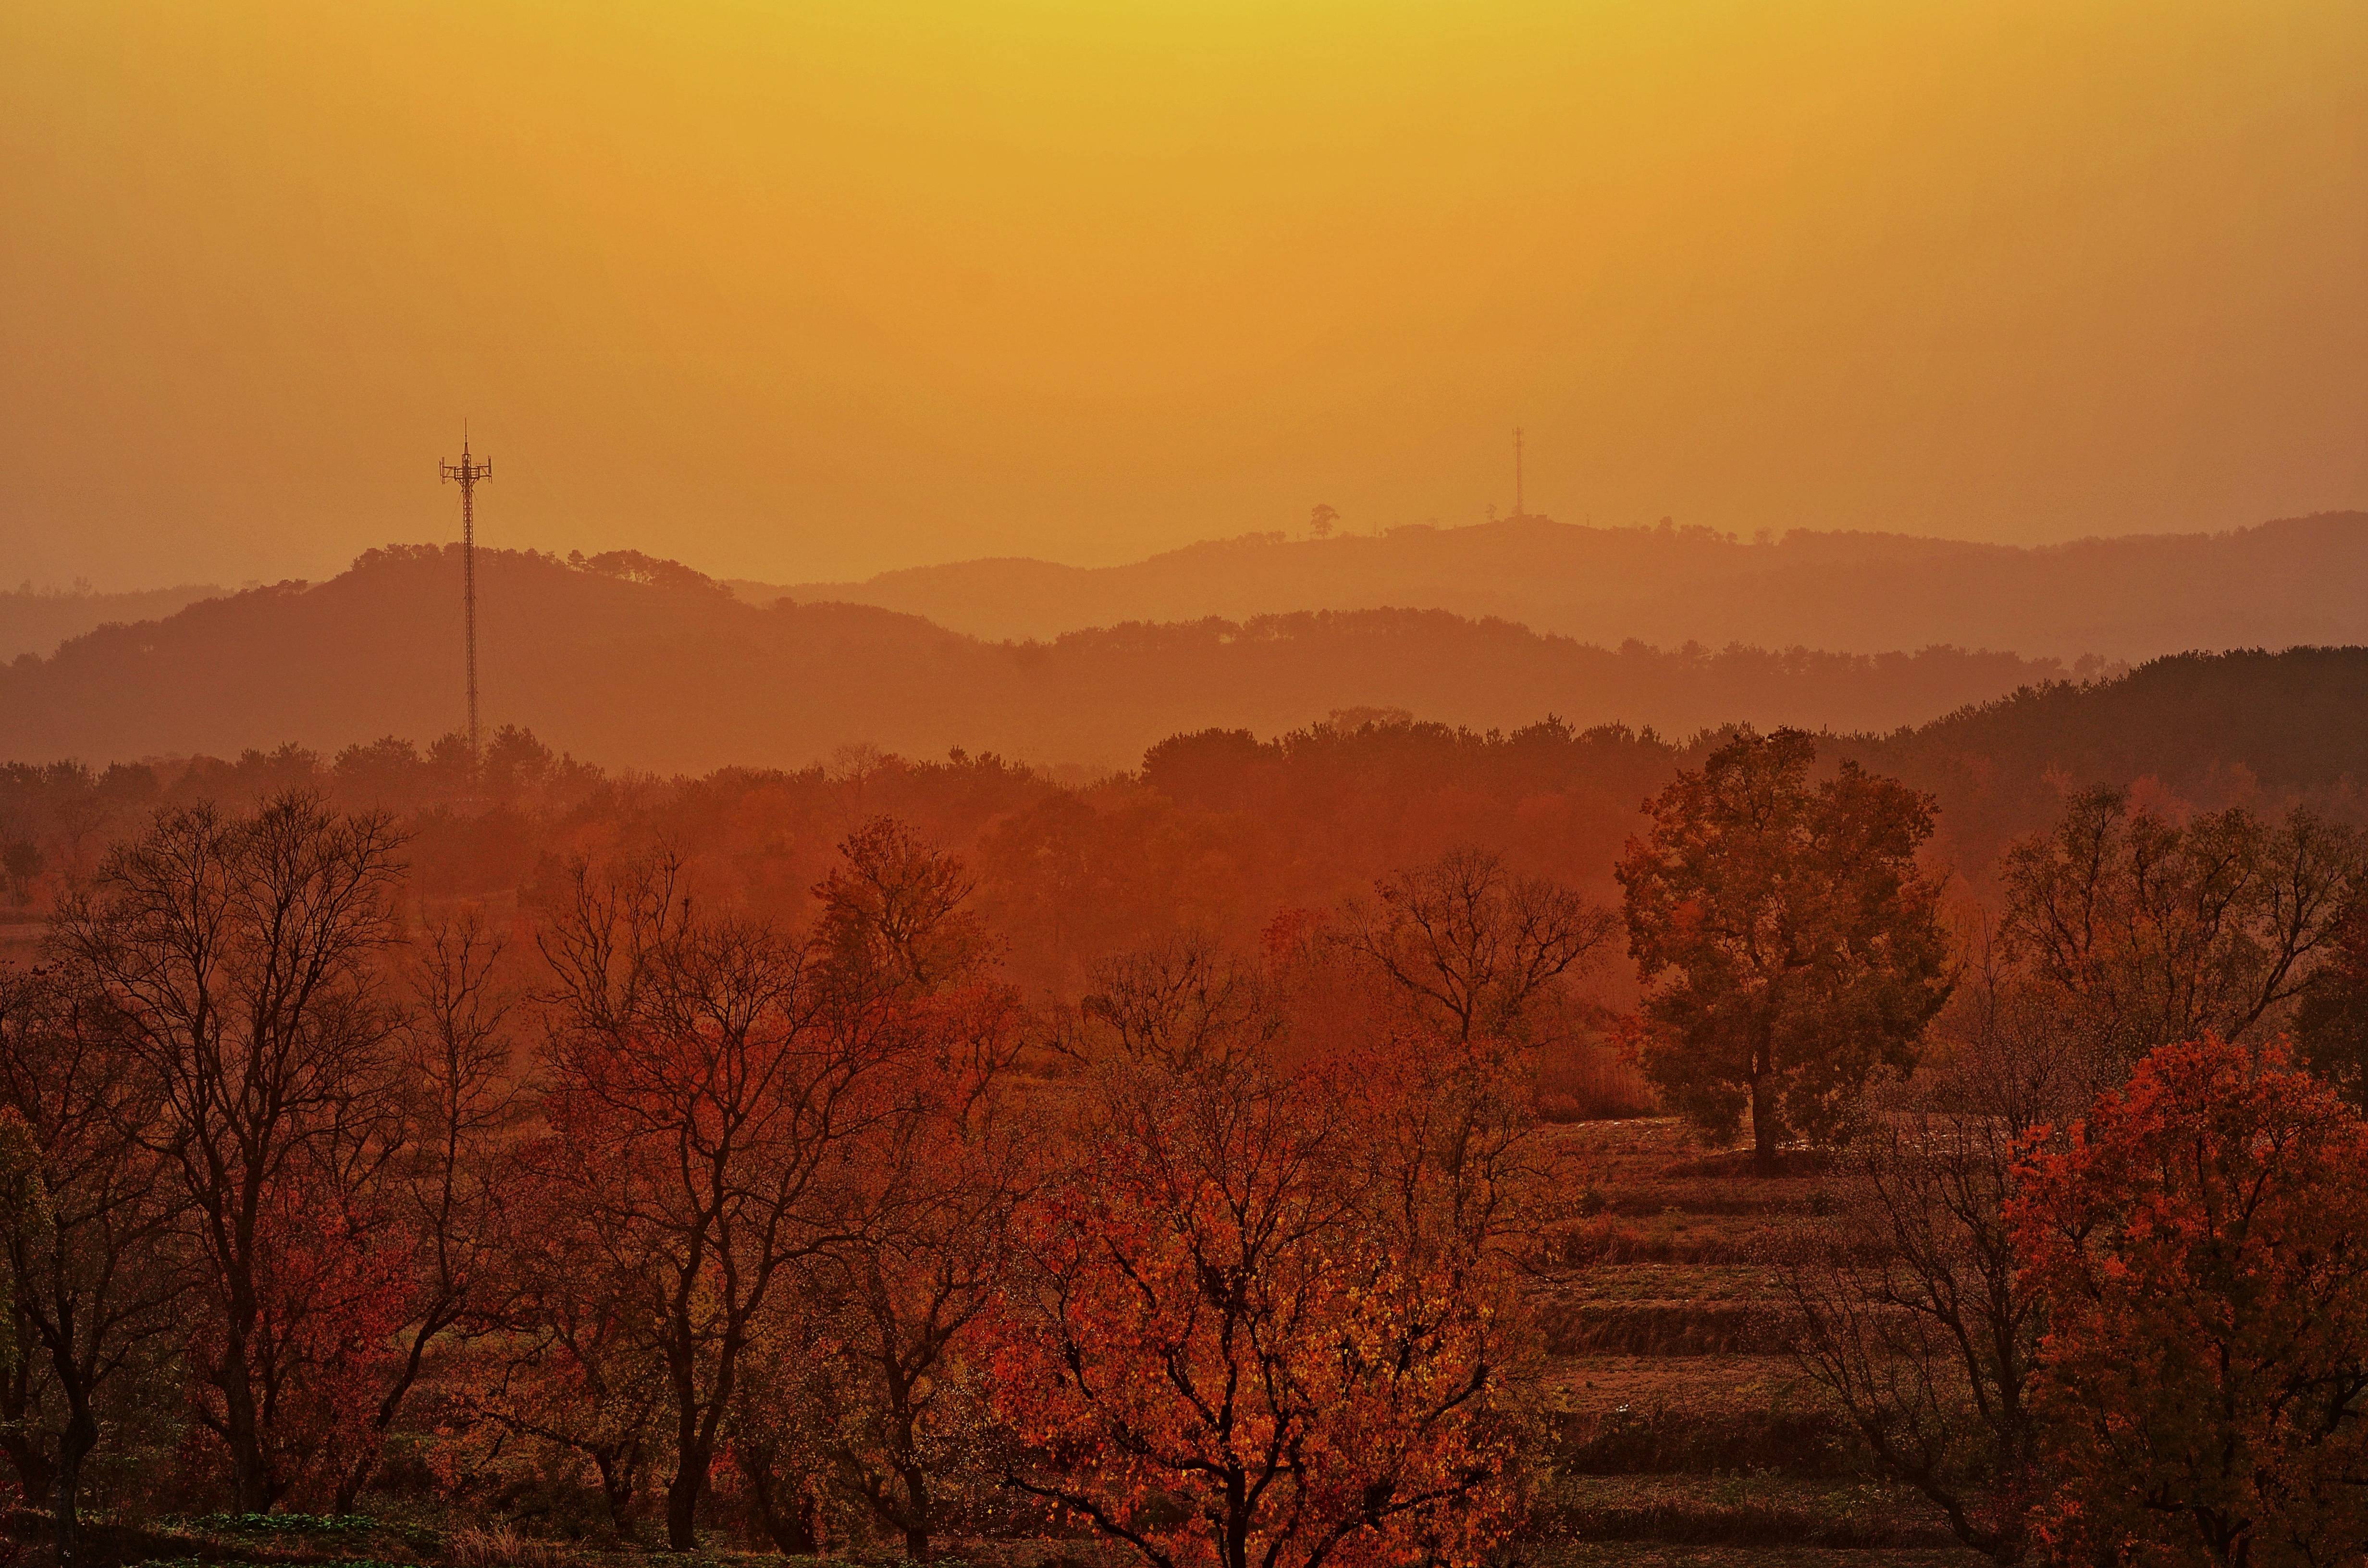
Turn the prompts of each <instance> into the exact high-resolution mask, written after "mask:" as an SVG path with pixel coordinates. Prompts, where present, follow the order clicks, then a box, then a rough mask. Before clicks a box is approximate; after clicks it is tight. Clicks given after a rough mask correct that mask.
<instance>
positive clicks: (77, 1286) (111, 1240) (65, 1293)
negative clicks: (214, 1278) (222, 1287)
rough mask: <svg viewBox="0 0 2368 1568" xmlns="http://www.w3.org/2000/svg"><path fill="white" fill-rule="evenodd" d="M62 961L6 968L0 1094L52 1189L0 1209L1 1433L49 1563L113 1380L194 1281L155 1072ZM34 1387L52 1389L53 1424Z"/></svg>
mask: <svg viewBox="0 0 2368 1568" xmlns="http://www.w3.org/2000/svg"><path fill="white" fill-rule="evenodd" d="M90 1013H91V1010H90V1008H89V1007H88V1006H86V1005H78V999H77V998H76V997H75V995H74V993H73V992H72V991H71V989H70V988H69V987H68V985H67V984H66V982H65V980H64V977H63V975H62V974H61V973H60V972H59V971H56V970H54V969H50V970H36V971H31V972H30V973H26V974H19V975H15V976H8V977H5V978H0V1106H4V1107H6V1109H7V1110H9V1111H13V1112H14V1113H15V1114H16V1115H17V1117H19V1118H20V1119H21V1121H22V1125H23V1126H24V1128H25V1131H26V1136H27V1138H28V1142H29V1145H30V1150H31V1154H32V1157H33V1159H34V1161H35V1162H36V1165H35V1167H34V1170H33V1172H32V1174H33V1175H34V1176H36V1177H38V1178H39V1180H40V1185H41V1187H42V1188H43V1190H44V1191H45V1192H46V1194H47V1201H46V1202H45V1203H44V1204H43V1205H41V1206H40V1208H39V1209H33V1208H30V1207H22V1206H20V1207H17V1208H14V1209H11V1210H8V1211H7V1217H8V1218H9V1219H10V1220H11V1221H13V1222H12V1223H11V1224H10V1225H9V1227H8V1228H7V1230H6V1234H5V1242H6V1248H7V1261H8V1273H9V1278H10V1279H11V1281H12V1283H13V1287H14V1292H13V1293H14V1296H15V1305H16V1310H17V1318H18V1321H19V1322H20V1323H21V1324H24V1325H25V1327H26V1328H27V1329H28V1331H29V1339H30V1343H29V1344H28V1345H23V1346H18V1347H17V1348H18V1352H19V1354H20V1355H22V1356H24V1358H25V1364H24V1365H23V1366H21V1367H20V1372H21V1373H23V1374H24V1376H23V1378H22V1379H21V1380H20V1381H17V1383H16V1384H14V1385H13V1386H12V1389H11V1391H10V1392H11V1393H12V1394H13V1395H15V1396H16V1397H14V1398H11V1399H10V1400H9V1401H8V1402H7V1403H8V1405H9V1406H10V1408H7V1409H6V1418H7V1419H6V1428H5V1430H0V1446H5V1447H6V1449H7V1451H8V1455H9V1458H10V1459H11V1460H12V1461H13V1462H14V1463H15V1466H16V1469H17V1474H18V1476H19V1477H20V1478H21V1479H22V1480H23V1482H24V1483H25V1487H26V1490H27V1492H28V1494H32V1495H34V1496H40V1495H41V1494H44V1493H46V1494H48V1496H49V1499H50V1506H51V1518H52V1520H53V1522H54V1527H55V1530H56V1540H57V1551H58V1561H59V1562H61V1563H72V1562H75V1561H76V1550H77V1546H78V1536H79V1533H80V1532H79V1517H80V1504H81V1499H82V1493H83V1467H84V1464H85V1461H86V1460H89V1458H90V1457H91V1455H92V1453H93V1452H94V1451H95V1450H96V1449H97V1447H98V1443H99V1438H100V1431H101V1427H100V1413H101V1407H102V1401H103V1399H104V1397H105V1395H106V1393H107V1392H108V1386H109V1385H110V1383H112V1382H113V1381H115V1380H116V1378H117V1377H118V1375H119V1374H120V1373H122V1372H123V1371H125V1370H126V1369H128V1368H135V1367H137V1366H138V1365H140V1364H141V1362H142V1358H145V1357H147V1356H148V1355H150V1354H151V1353H153V1352H154V1351H155V1350H156V1349H157V1348H158V1346H160V1345H161V1344H162V1343H164V1342H165V1341H167V1340H168V1339H169V1338H170V1337H171V1336H173V1335H175V1334H176V1333H177V1331H178V1330H179V1329H180V1328H181V1326H182V1325H181V1321H180V1316H179V1313H178V1312H177V1311H176V1308H177V1306H178V1303H179V1301H180V1298H181V1296H182V1295H183V1293H184V1292H185V1291H186V1290H187V1289H188V1283H189V1278H188V1270H187V1269H186V1268H185V1267H183V1263H184V1258H183V1256H182V1253H181V1251H180V1249H177V1248H176V1246H175V1245H174V1244H173V1242H174V1233H175V1226H176V1221H177V1220H178V1217H179V1204H180V1198H179V1195H178V1193H177V1192H176V1189H175V1187H174V1186H173V1184H172V1183H171V1181H170V1180H169V1179H168V1172H167V1170H166V1168H165V1165H164V1162H163V1161H162V1160H160V1159H159V1158H158V1157H157V1155H156V1153H154V1149H153V1148H152V1147H151V1146H150V1143H149V1141H148V1139H147V1136H146V1135H147V1134H148V1133H149V1132H150V1131H152V1129H153V1128H154V1124H155V1122H156V1119H157V1116H158V1113H159V1106H158V1103H157V1102H158V1096H157V1093H156V1081H155V1079H154V1076H153V1075H152V1074H148V1073H146V1072H144V1071H143V1070H142V1066H141V1064H140V1062H139V1061H138V1060H137V1059H136V1058H134V1057H133V1056H131V1053H129V1052H128V1051H124V1050H122V1049H121V1048H120V1044H119V1042H117V1041H116V1040H114V1038H113V1037H112V1036H111V1035H110V1034H109V1033H108V1031H107V1030H105V1029H103V1028H95V1027H93V1019H92V1017H91V1016H90ZM28 1384H31V1385H38V1386H40V1387H44V1388H46V1389H47V1390H49V1391H52V1392H54V1394H55V1396H56V1398H57V1400H58V1401H59V1403H60V1408H59V1409H58V1410H57V1411H56V1413H55V1415H54V1418H53V1422H52V1423H51V1425H50V1426H49V1429H48V1430H41V1429H40V1428H41V1426H42V1425H43V1423H42V1421H41V1420H40V1417H39V1415H37V1413H35V1412H34V1411H32V1410H29V1409H28V1408H26V1406H27V1405H28V1403H30V1402H29V1401H28V1400H27V1399H26V1398H25V1397H24V1396H25V1394H26V1393H27V1392H29V1390H28Z"/></svg>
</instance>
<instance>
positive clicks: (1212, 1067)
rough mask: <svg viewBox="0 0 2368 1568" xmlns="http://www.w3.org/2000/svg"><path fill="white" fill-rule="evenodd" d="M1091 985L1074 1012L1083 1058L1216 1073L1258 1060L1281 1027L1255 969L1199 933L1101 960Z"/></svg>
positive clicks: (1278, 1012)
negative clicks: (1079, 1021)
mask: <svg viewBox="0 0 2368 1568" xmlns="http://www.w3.org/2000/svg"><path fill="white" fill-rule="evenodd" d="M1079 1013H1080V1015H1081V1017H1082V1018H1083V1021H1084V1023H1085V1026H1086V1042H1085V1046H1084V1049H1083V1051H1081V1054H1084V1055H1087V1056H1099V1055H1103V1054H1111V1053H1114V1054H1116V1055H1118V1056H1121V1057H1123V1058H1125V1059H1126V1060H1129V1061H1133V1062H1146V1063H1152V1064H1156V1065H1157V1066H1159V1067H1162V1068H1165V1069H1167V1071H1169V1072H1173V1073H1195V1072H1201V1071H1216V1070H1223V1069H1224V1068H1226V1067H1229V1066H1241V1065H1244V1064H1246V1063H1247V1062H1250V1061H1252V1060H1254V1059H1256V1058H1258V1056H1260V1055H1261V1054H1263V1053H1264V1052H1265V1051H1267V1049H1268V1048H1269V1047H1270V1046H1272V1045H1273V1044H1274V1043H1275V1042H1276V1041H1277V1040H1280V1039H1281V1036H1282V1033H1283V1029H1284V1019H1283V1016H1282V1014H1281V1011H1280V1010H1279V1009H1278V1008H1277V1007H1276V1006H1275V1005H1274V998H1273V997H1272V996H1271V995H1269V992H1268V988H1267V985H1266V983H1265V977H1264V976H1263V975H1261V974H1260V973H1259V972H1258V969H1257V968H1256V966H1254V965H1252V964H1249V963H1247V962H1245V961H1244V960H1240V959H1238V958H1236V957H1235V956H1234V955H1233V954H1231V953H1228V952H1226V951H1225V950H1224V949H1223V948H1221V947H1219V946H1218V944H1217V943H1216V941H1215V940H1214V939H1213V938H1212V937H1208V936H1207V935H1205V934H1203V933H1201V932H1187V933H1186V934H1184V935H1182V936H1179V937H1173V938H1171V939H1169V940H1167V941H1166V942H1164V943H1161V944H1160V945H1158V946H1156V947H1152V948H1146V949H1142V950H1140V951H1137V952H1132V953H1124V954H1121V955H1120V956H1119V957H1117V958H1113V959H1109V960H1104V961H1103V962H1101V963H1099V964H1097V965H1096V966H1095V967H1094V971H1093V973H1092V975H1091V977H1090V980H1089V989H1088V990H1087V994H1086V997H1085V1000H1084V1003H1083V1005H1082V1006H1080V1008H1079Z"/></svg>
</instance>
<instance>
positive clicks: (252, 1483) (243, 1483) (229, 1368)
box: [220, 1326, 279, 1514]
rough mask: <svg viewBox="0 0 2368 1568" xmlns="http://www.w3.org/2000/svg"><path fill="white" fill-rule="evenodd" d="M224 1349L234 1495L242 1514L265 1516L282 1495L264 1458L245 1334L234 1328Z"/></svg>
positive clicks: (226, 1433)
mask: <svg viewBox="0 0 2368 1568" xmlns="http://www.w3.org/2000/svg"><path fill="white" fill-rule="evenodd" d="M225 1337H226V1339H227V1341H228V1343H227V1344H225V1345H224V1346H223V1347H222V1377H221V1380H220V1382H221V1387H222V1438H223V1442H224V1444H225V1445H226V1446H227V1447H228V1448H229V1449H230V1480H231V1492H232V1494H233V1497H234V1498H235V1499H236V1503H235V1507H236V1510H237V1511H238V1512H239V1513H242V1514H266V1513H269V1512H270V1511H271V1505H272V1504H274V1503H276V1502H278V1501H279V1495H278V1493H277V1491H276V1489H275V1488H274V1487H273V1486H272V1483H271V1467H270V1465H269V1464H268V1462H267V1461H266V1460H265V1459H264V1455H263V1434H262V1433H261V1431H259V1430H258V1426H259V1423H258V1422H257V1420H256V1409H255V1383H254V1381H253V1380H252V1379H251V1378H250V1377H249V1376H248V1375H247V1366H246V1335H245V1334H244V1333H242V1332H240V1331H239V1329H238V1328H237V1327H235V1326H234V1327H233V1328H232V1330H231V1331H230V1333H229V1334H228V1335H226V1336H225Z"/></svg>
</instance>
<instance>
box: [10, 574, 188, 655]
mask: <svg viewBox="0 0 2368 1568" xmlns="http://www.w3.org/2000/svg"><path fill="white" fill-rule="evenodd" d="M221 594H222V589H220V588H218V587H215V586H214V585H212V584H211V583H209V584H202V585H199V584H183V585H181V586H179V587H176V588H142V589H141V590H139V591H137V592H134V593H128V594H98V593H91V592H88V591H87V590H83V589H75V590H72V591H69V592H63V593H62V592H57V591H54V590H51V589H37V588H35V587H33V586H32V585H29V584H28V585H26V586H24V587H21V588H17V589H15V590H12V591H9V592H0V664H6V663H7V662H8V661H9V660H11V659H14V658H16V657H17V656H18V655H20V654H24V653H48V652H49V651H50V650H51V649H52V648H55V647H56V646H57V645H58V644H59V643H61V642H64V641H65V640H66V639H67V638H69V637H79V636H81V635H82V634H83V633H84V632H85V631H94V630H96V629H97V628H98V627H101V626H105V625H106V624H108V622H109V621H118V620H120V621H131V620H154V619H156V618H157V617H159V616H166V615H170V614H172V613H173V612H174V611H175V610H176V609H179V608H182V607H183V606H184V605H188V604H194V603H196V602H197V601H198V600H199V599H211V598H215V597H220V595H221Z"/></svg>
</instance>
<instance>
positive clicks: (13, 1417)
mask: <svg viewBox="0 0 2368 1568" xmlns="http://www.w3.org/2000/svg"><path fill="white" fill-rule="evenodd" d="M30 1338H31V1331H30V1329H29V1328H28V1325H27V1323H26V1320H25V1319H24V1317H22V1316H21V1315H20V1316H19V1317H18V1318H17V1343H18V1344H20V1345H21V1344H24V1343H26V1342H27V1341H28V1339H30ZM32 1378H33V1358H31V1357H29V1356H19V1357H17V1366H16V1369H15V1370H14V1371H13V1372H12V1373H11V1374H10V1375H9V1377H8V1379H7V1381H6V1382H0V1452H5V1453H6V1454H7V1456H8V1464H9V1467H10V1468H11V1469H13V1470H14V1471H16V1472H17V1483H18V1484H19V1485H21V1486H22V1487H23V1488H24V1492H25V1495H26V1496H28V1497H46V1496H49V1495H50V1494H51V1490H52V1489H53V1488H54V1487H55V1485H56V1483H57V1467H56V1466H55V1465H53V1464H51V1462H50V1456H49V1455H48V1454H46V1453H44V1452H42V1451H41V1445H40V1443H39V1442H38V1441H36V1440H35V1439H34V1437H32V1435H31V1430H30V1428H28V1426H26V1425H25V1417H26V1415H28V1412H29V1411H30V1409H31V1405H32Z"/></svg>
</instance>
